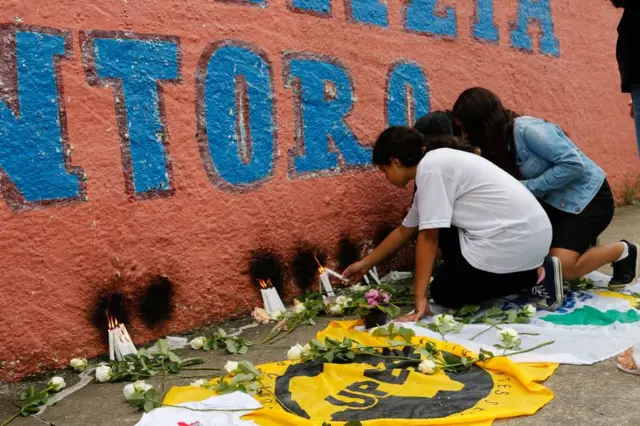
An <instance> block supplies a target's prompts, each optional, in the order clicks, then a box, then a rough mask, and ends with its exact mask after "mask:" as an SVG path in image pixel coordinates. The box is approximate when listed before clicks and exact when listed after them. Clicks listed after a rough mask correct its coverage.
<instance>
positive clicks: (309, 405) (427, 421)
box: [164, 321, 557, 426]
mask: <svg viewBox="0 0 640 426" xmlns="http://www.w3.org/2000/svg"><path fill="white" fill-rule="evenodd" d="M355 324H357V323H356V322H349V321H345V322H332V323H331V324H330V325H329V326H328V327H327V328H326V329H325V330H323V331H321V332H320V333H318V336H317V339H318V340H320V341H324V339H325V338H326V337H330V338H332V339H335V340H340V341H341V340H343V339H344V338H350V339H353V340H354V341H357V342H360V343H362V344H364V345H369V346H385V345H388V340H387V339H386V338H384V337H373V336H371V335H370V334H369V333H365V332H359V331H356V330H354V329H353V327H354V325H355ZM428 340H431V341H432V342H434V343H435V344H436V346H437V348H438V349H439V350H441V351H443V352H448V353H451V354H453V355H456V356H471V357H474V355H475V354H472V353H471V352H469V351H467V350H465V349H464V348H463V347H461V346H458V345H454V344H451V343H447V342H442V341H439V340H432V339H428V338H424V337H415V338H414V341H413V343H414V344H419V343H424V342H426V341H428ZM487 349H490V348H487ZM420 361H421V360H420V354H419V353H417V352H415V351H414V350H413V348H412V347H410V346H407V347H404V348H398V349H397V350H393V351H391V352H389V351H385V354H384V355H382V354H381V356H373V355H359V356H357V357H356V359H355V360H354V362H352V363H348V364H337V363H326V362H322V361H313V362H305V363H300V362H299V363H291V362H289V361H283V362H276V363H270V364H263V365H260V366H259V369H260V370H262V371H263V373H265V378H264V380H263V383H264V384H265V385H266V388H267V390H268V392H269V393H266V394H264V395H262V396H258V397H257V399H258V400H259V401H260V402H261V403H262V404H263V406H264V408H263V409H260V410H257V411H255V412H253V413H251V414H248V415H246V416H244V417H243V419H246V420H253V421H254V422H255V423H257V424H259V425H264V426H305V425H318V426H320V425H322V424H323V422H327V423H329V424H331V425H343V424H344V423H345V422H348V421H361V422H362V423H363V425H364V426H387V425H388V426H396V425H397V426H400V425H403V426H404V425H406V426H412V425H416V426H417V425H469V426H481V425H482V426H484V425H490V424H491V423H492V422H493V420H495V419H498V418H507V417H515V416H522V415H530V414H533V413H535V412H536V411H537V410H539V409H540V408H541V407H543V406H544V405H545V404H547V403H548V402H549V401H551V400H552V399H553V393H552V392H551V390H549V389H547V388H545V387H544V386H542V385H540V384H539V383H538V382H539V381H542V380H544V379H546V378H547V377H549V376H550V375H551V374H552V373H553V371H554V370H555V368H556V367H557V364H515V363H513V362H512V361H510V360H509V359H507V358H504V357H501V358H494V359H492V360H490V361H488V362H486V363H479V364H477V365H474V366H473V367H471V368H470V369H468V370H466V371H464V372H461V373H448V372H444V371H437V372H436V373H435V374H433V375H426V374H423V373H420V372H419V371H418V368H417V367H418V364H419V363H420ZM212 395H215V394H214V393H213V392H211V391H207V390H204V389H196V388H193V387H174V388H173V389H171V391H169V393H168V394H167V396H166V398H165V401H164V402H165V403H166V404H173V405H175V404H180V403H183V402H188V401H199V400H203V399H206V398H208V397H210V396H212Z"/></svg>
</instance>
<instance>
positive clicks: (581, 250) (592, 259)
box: [544, 180, 637, 280]
mask: <svg viewBox="0 0 640 426" xmlns="http://www.w3.org/2000/svg"><path fill="white" fill-rule="evenodd" d="M545 204H546V203H545ZM544 207H545V210H546V211H547V214H548V215H549V219H550V220H551V223H552V225H553V241H552V242H551V250H550V255H551V256H554V257H557V258H558V259H560V262H561V264H562V273H563V276H564V279H567V280H572V279H576V278H580V277H582V276H584V275H586V274H588V273H590V272H593V271H595V270H597V269H598V268H600V267H602V266H604V265H608V264H610V263H612V264H614V265H615V264H616V262H617V261H618V260H621V258H623V257H624V256H623V254H625V253H626V254H629V253H630V251H633V249H635V245H633V247H631V250H630V249H629V247H630V246H631V244H628V243H626V242H619V243H615V244H608V245H605V246H596V247H594V246H593V242H594V241H596V240H597V238H598V236H599V235H600V234H601V233H602V232H603V231H604V230H605V229H606V228H607V226H609V224H610V223H611V220H612V219H613V212H614V209H615V204H614V200H613V194H612V193H611V188H610V187H609V184H608V182H607V181H606V180H605V181H604V183H603V184H602V187H601V188H600V190H599V191H598V193H597V194H596V196H595V197H594V198H593V200H591V202H590V203H589V205H588V206H587V207H586V208H585V209H584V210H583V211H582V212H581V213H580V214H577V215H573V214H570V213H566V212H562V211H559V210H556V209H554V208H553V207H551V206H549V205H548V204H546V205H545V206H544ZM631 254H632V256H633V262H634V265H635V259H636V257H637V256H636V255H635V254H633V253H631ZM618 269H620V268H618ZM626 269H628V268H625V274H624V275H628V271H626ZM634 272H635V271H634ZM618 276H619V277H620V276H621V274H618Z"/></svg>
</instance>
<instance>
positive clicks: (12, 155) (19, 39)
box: [0, 31, 80, 202]
mask: <svg viewBox="0 0 640 426" xmlns="http://www.w3.org/2000/svg"><path fill="white" fill-rule="evenodd" d="M64 53H65V40H64V37H63V36H60V35H51V34H45V33H37V32H21V31H18V32H16V62H17V74H18V82H17V83H18V100H19V107H20V113H19V117H16V116H15V115H14V114H13V112H12V111H11V109H10V108H9V107H8V105H7V104H5V103H4V102H0V141H1V142H0V168H2V169H3V170H4V172H5V173H6V174H7V175H8V176H9V178H10V179H11V181H12V182H13V183H14V185H15V186H16V187H17V189H18V190H19V191H20V193H21V194H22V196H23V197H24V199H25V200H26V201H28V202H39V201H45V200H58V199H66V198H74V197H76V196H78V195H79V191H80V181H79V177H78V176H75V175H73V174H70V173H68V172H67V171H66V169H65V163H64V153H63V146H62V138H61V136H62V135H61V128H60V120H59V104H58V89H57V86H56V75H55V63H54V60H55V58H54V55H64Z"/></svg>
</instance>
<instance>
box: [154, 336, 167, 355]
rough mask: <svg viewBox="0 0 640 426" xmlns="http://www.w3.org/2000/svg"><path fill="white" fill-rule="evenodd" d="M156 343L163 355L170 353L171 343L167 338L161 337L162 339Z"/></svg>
mask: <svg viewBox="0 0 640 426" xmlns="http://www.w3.org/2000/svg"><path fill="white" fill-rule="evenodd" d="M156 345H157V347H158V351H159V352H160V354H161V355H167V354H168V352H169V344H168V343H167V341H166V340H164V339H160V340H158V342H157V343H156Z"/></svg>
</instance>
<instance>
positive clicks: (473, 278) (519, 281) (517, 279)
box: [429, 226, 538, 309]
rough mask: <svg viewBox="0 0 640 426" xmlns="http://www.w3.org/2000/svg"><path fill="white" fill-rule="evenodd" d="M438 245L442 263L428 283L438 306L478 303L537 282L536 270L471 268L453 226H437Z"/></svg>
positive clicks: (503, 295) (509, 293)
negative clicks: (484, 269) (501, 272)
mask: <svg viewBox="0 0 640 426" xmlns="http://www.w3.org/2000/svg"><path fill="white" fill-rule="evenodd" d="M438 246H439V248H440V250H441V252H442V261H443V263H442V265H441V266H440V268H439V269H438V273H437V275H436V276H435V277H434V279H433V282H432V283H431V285H430V286H429V290H430V294H431V297H432V298H433V300H434V301H435V302H436V303H437V304H438V305H442V306H445V307H447V308H451V309H457V308H460V307H462V306H464V305H479V304H481V303H484V302H488V301H490V300H493V299H498V298H500V297H505V296H509V295H511V294H517V293H520V292H521V291H523V290H526V289H529V288H531V287H533V286H534V285H535V284H536V282H537V281H538V271H537V269H532V270H530V271H523V272H512V273H509V274H495V273H493V272H487V271H482V270H480V269H476V268H474V267H473V266H471V264H469V262H467V259H465V258H464V256H463V255H462V251H461V250H460V237H459V235H458V228H456V227H453V226H452V227H451V228H440V230H439V236H438ZM514 250H517V248H516V247H514Z"/></svg>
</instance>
